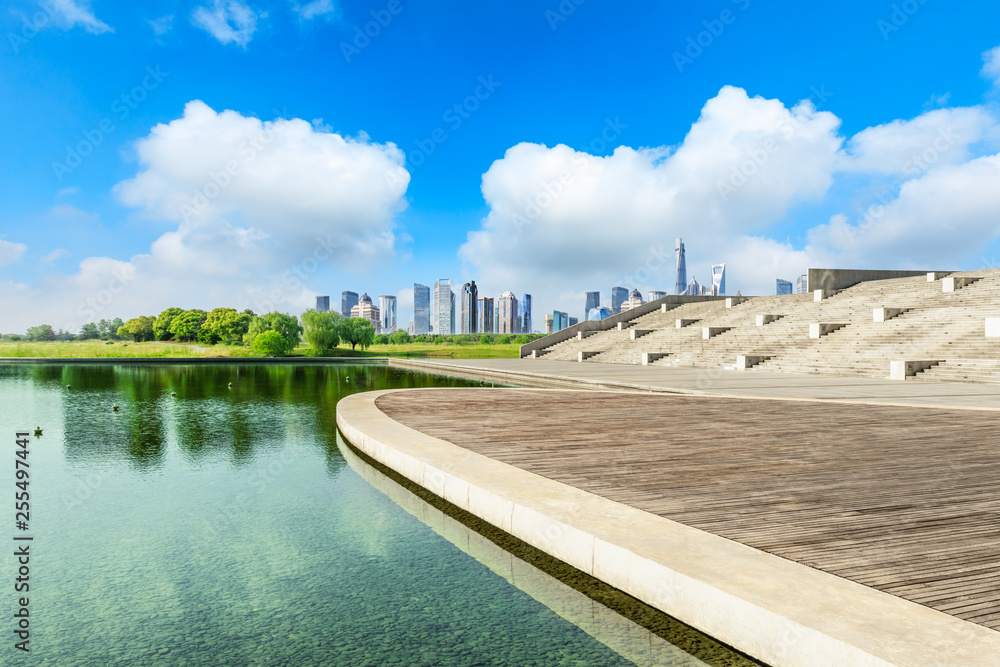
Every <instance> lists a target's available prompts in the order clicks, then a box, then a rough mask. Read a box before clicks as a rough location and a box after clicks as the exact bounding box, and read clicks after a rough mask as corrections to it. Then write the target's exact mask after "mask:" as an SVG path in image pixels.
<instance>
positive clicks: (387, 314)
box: [378, 295, 396, 334]
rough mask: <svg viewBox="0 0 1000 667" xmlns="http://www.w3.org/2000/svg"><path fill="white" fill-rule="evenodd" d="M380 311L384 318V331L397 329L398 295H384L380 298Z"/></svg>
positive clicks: (387, 332) (388, 332)
mask: <svg viewBox="0 0 1000 667" xmlns="http://www.w3.org/2000/svg"><path fill="white" fill-rule="evenodd" d="M378 311H379V313H380V316H381V318H382V333H385V334H391V333H392V332H394V331H395V330H396V297H394V296H388V295H383V296H380V297H379V298H378Z"/></svg>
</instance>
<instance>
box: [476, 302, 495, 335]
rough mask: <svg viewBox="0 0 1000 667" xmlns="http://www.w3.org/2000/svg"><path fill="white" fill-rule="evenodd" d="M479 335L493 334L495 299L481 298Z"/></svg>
mask: <svg viewBox="0 0 1000 667" xmlns="http://www.w3.org/2000/svg"><path fill="white" fill-rule="evenodd" d="M479 333H493V299H491V298H488V297H485V296H483V297H480V298H479Z"/></svg>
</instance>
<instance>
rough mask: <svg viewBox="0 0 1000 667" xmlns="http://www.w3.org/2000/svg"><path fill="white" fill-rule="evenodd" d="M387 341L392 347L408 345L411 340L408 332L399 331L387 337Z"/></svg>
mask: <svg viewBox="0 0 1000 667" xmlns="http://www.w3.org/2000/svg"><path fill="white" fill-rule="evenodd" d="M389 340H390V341H391V342H392V344H393V345H405V344H406V343H409V342H410V341H411V340H412V338H411V337H410V334H409V333H408V332H406V331H403V330H402V329H400V330H399V331H395V332H393V333H392V335H391V336H389Z"/></svg>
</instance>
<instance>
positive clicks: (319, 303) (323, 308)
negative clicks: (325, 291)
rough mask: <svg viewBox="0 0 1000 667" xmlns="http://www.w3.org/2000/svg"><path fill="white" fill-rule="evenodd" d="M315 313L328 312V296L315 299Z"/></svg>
mask: <svg viewBox="0 0 1000 667" xmlns="http://www.w3.org/2000/svg"><path fill="white" fill-rule="evenodd" d="M316 312H317V313H327V312H330V297H328V296H318V297H316Z"/></svg>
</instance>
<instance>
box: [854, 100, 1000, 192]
mask: <svg viewBox="0 0 1000 667" xmlns="http://www.w3.org/2000/svg"><path fill="white" fill-rule="evenodd" d="M996 128H997V119H996V118H995V117H994V116H993V115H992V114H991V113H989V112H988V111H987V110H986V109H984V108H982V107H964V108H963V107H959V108H951V109H935V110H933V111H928V112H927V113H924V114H922V115H920V116H917V117H916V118H914V119H913V120H909V121H904V120H894V121H892V122H891V123H886V124H884V125H878V126H876V127H870V128H867V129H865V130H862V131H861V132H858V133H857V134H856V135H854V136H853V137H851V140H850V141H849V142H848V144H847V148H846V153H847V155H846V158H847V159H846V162H845V164H844V165H843V168H844V169H846V170H852V171H865V172H880V173H884V174H892V175H909V176H911V177H913V176H919V175H920V174H922V173H924V172H926V171H927V170H928V169H930V168H931V167H933V166H935V165H939V166H940V165H945V164H959V163H961V162H965V161H966V160H968V159H969V156H970V154H971V150H970V149H971V148H972V147H973V146H974V145H975V144H977V143H979V142H982V141H984V140H989V139H992V138H993V137H995V136H996Z"/></svg>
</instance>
